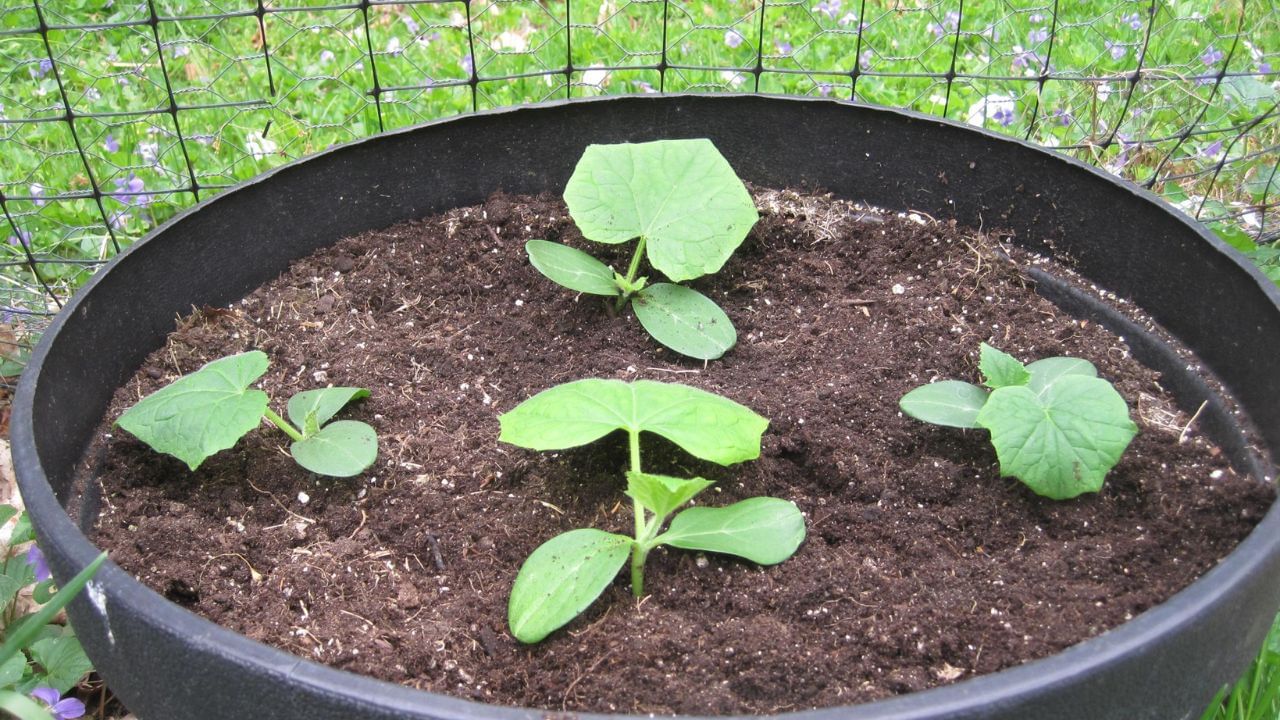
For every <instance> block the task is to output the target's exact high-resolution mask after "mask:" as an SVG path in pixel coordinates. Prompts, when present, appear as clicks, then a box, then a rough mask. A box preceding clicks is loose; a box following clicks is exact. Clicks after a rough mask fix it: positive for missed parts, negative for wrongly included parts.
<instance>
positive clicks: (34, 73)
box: [27, 58, 53, 80]
mask: <svg viewBox="0 0 1280 720" xmlns="http://www.w3.org/2000/svg"><path fill="white" fill-rule="evenodd" d="M52 69H53V61H52V60H50V59H49V58H41V59H40V62H39V63H38V64H37V65H36V66H35V67H33V68H27V72H29V73H31V77H33V78H35V79H37V80H39V79H40V78H42V77H44V76H45V75H48V74H49V71H50V70H52Z"/></svg>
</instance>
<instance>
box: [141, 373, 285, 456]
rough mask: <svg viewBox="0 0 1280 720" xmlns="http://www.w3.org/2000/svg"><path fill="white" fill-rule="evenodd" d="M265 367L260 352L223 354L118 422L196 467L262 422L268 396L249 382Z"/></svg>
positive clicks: (145, 400) (168, 386) (162, 390)
mask: <svg viewBox="0 0 1280 720" xmlns="http://www.w3.org/2000/svg"><path fill="white" fill-rule="evenodd" d="M266 371H267V355H266V353H263V352H262V351H260V350H251V351H249V352H245V353H240V354H238V355H229V356H227V357H224V358H219V359H218V360H214V361H213V362H211V363H208V364H207V365H205V366H204V367H202V368H200V369H199V370H196V371H195V372H193V373H191V374H189V375H184V376H182V377H180V378H178V379H177V380H174V381H173V382H172V383H170V384H169V385H166V386H165V387H162V388H160V389H159V390H157V391H155V392H153V393H151V394H150V395H148V396H147V397H145V398H143V399H142V400H140V401H139V402H138V404H137V405H134V406H133V407H131V408H129V409H128V410H125V411H124V414H123V415H121V416H120V419H119V420H116V425H118V426H120V427H122V428H124V429H125V430H128V431H129V432H130V433H132V434H133V435H134V436H135V437H137V438H138V439H139V440H141V441H143V442H145V443H146V444H148V445H150V446H151V448H152V449H153V450H155V451H157V452H162V453H168V454H170V455H173V456H174V457H176V458H178V459H179V460H181V461H183V462H185V463H186V464H187V467H189V468H191V469H192V470H195V469H196V468H198V467H200V463H202V462H204V460H205V458H207V457H209V456H210V455H212V454H214V453H216V452H218V451H219V450H226V449H227V448H229V447H231V446H232V445H235V444H236V441H238V440H239V439H240V438H241V437H243V436H244V434H245V433H247V432H249V431H250V430H252V429H254V428H255V427H257V426H258V423H259V422H261V421H262V415H263V413H265V412H266V410H267V394H266V393H264V392H262V391H261V390H251V389H249V386H250V385H251V384H253V382H254V381H255V380H257V379H258V378H260V377H262V374H263V373H265V372H266Z"/></svg>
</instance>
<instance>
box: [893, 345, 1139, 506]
mask: <svg viewBox="0 0 1280 720" xmlns="http://www.w3.org/2000/svg"><path fill="white" fill-rule="evenodd" d="M978 368H979V369H980V370H981V371H982V374H983V378H984V380H983V385H986V386H987V388H989V389H990V392H988V391H987V390H984V389H983V388H981V387H979V386H977V385H973V384H971V383H967V382H963V381H960V380H942V381H940V382H935V383H930V384H928V385H921V386H920V387H918V388H916V389H914V390H912V391H911V392H909V393H907V394H906V395H903V396H902V399H901V400H900V401H899V402H898V405H899V407H901V408H902V412H904V413H906V414H907V415H910V416H911V417H913V418H916V419H917V420H923V421H925V422H927V423H933V424H934V425H945V426H948V427H957V428H986V429H987V430H989V431H990V432H991V444H992V445H993V446H994V447H995V449H996V457H997V459H998V460H999V461H1000V474H1001V475H1002V476H1004V477H1010V476H1012V477H1016V478H1018V479H1019V480H1021V481H1022V482H1023V483H1024V484H1025V485H1026V486H1027V487H1029V488H1031V489H1032V490H1033V491H1034V492H1036V493H1037V494H1039V495H1043V496H1045V497H1048V498H1053V499H1054V500H1066V499H1068V498H1073V497H1076V496H1077V495H1081V494H1083V493H1087V492H1098V491H1099V490H1101V489H1102V482H1103V479H1104V478H1105V477H1106V474H1107V473H1108V472H1109V471H1110V470H1111V468H1113V467H1115V465H1116V463H1118V462H1119V461H1120V456H1121V455H1123V454H1124V451H1125V448H1127V447H1129V441H1131V440H1133V437H1134V435H1136V434H1137V433H1138V426H1137V425H1135V424H1134V422H1133V421H1132V420H1130V419H1129V406H1128V405H1127V404H1126V403H1125V401H1124V398H1123V397H1121V396H1120V393H1118V392H1116V389H1115V388H1114V387H1112V385H1111V383H1109V382H1107V381H1106V380H1103V379H1102V378H1099V377H1098V370H1097V368H1095V367H1094V366H1093V364H1092V363H1090V362H1089V361H1088V360H1082V359H1080V358H1071V357H1052V358H1045V359H1043V360H1037V361H1035V362H1033V363H1031V364H1029V365H1023V364H1022V363H1021V362H1019V361H1018V360H1017V359H1016V358H1014V357H1013V356H1012V355H1009V354H1007V353H1004V352H1001V351H1000V350H997V349H995V348H993V347H991V346H990V345H988V344H986V343H983V344H982V347H981V356H980V359H979V363H978Z"/></svg>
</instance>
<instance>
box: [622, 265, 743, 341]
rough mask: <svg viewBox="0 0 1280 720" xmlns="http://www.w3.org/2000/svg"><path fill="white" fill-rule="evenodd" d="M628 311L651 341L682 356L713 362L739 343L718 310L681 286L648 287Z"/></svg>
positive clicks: (706, 299) (657, 285)
mask: <svg viewBox="0 0 1280 720" xmlns="http://www.w3.org/2000/svg"><path fill="white" fill-rule="evenodd" d="M631 307H632V308H634V309H635V313H636V319H637V320H639V321H640V324H641V325H643V326H644V329H645V330H646V331H648V333H649V334H650V335H652V336H653V339H654V340H657V341H658V342H660V343H662V344H663V345H666V346H667V347H669V348H671V349H672V350H675V351H676V352H678V353H680V354H681V355H688V356H689V357H693V358H698V359H699V360H715V359H716V358H718V357H720V356H721V355H724V353H725V351H726V350H728V349H729V348H731V347H733V346H734V343H736V342H738V331H737V330H734V329H733V323H732V322H731V321H730V320H729V316H728V315H725V314H724V311H723V310H721V309H720V306H719V305H716V304H715V303H714V302H712V300H711V299H710V298H708V297H707V296H706V295H703V294H702V293H700V292H698V291H697V290H691V289H689V288H687V287H684V286H683V285H673V284H671V283H656V284H653V285H650V286H649V287H647V288H645V289H644V290H643V291H641V292H640V293H638V294H636V296H635V297H634V298H633V299H632V301H631Z"/></svg>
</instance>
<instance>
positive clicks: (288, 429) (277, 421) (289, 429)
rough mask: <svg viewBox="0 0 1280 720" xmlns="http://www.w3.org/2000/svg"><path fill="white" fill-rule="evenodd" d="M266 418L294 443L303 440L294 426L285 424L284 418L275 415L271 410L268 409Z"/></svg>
mask: <svg viewBox="0 0 1280 720" xmlns="http://www.w3.org/2000/svg"><path fill="white" fill-rule="evenodd" d="M266 417H267V419H268V420H270V421H271V424H272V425H275V426H276V427H278V428H280V429H281V430H283V431H284V434H285V435H288V436H289V437H290V438H292V439H293V441H294V442H298V441H300V440H302V433H300V432H298V431H297V430H296V429H295V428H294V427H293V426H292V425H290V424H289V423H287V422H285V419H284V418H282V417H280V416H279V415H277V414H275V412H274V411H272V409H271V408H267V412H266Z"/></svg>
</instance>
